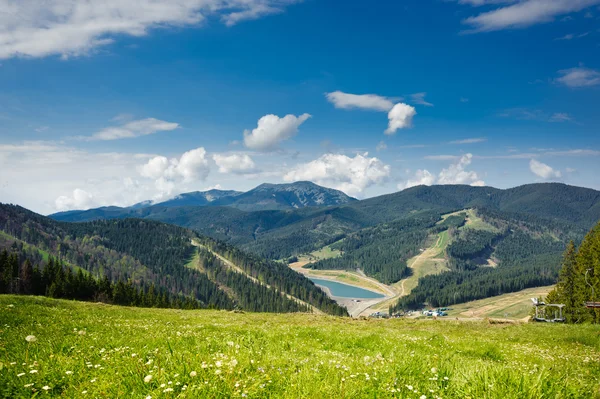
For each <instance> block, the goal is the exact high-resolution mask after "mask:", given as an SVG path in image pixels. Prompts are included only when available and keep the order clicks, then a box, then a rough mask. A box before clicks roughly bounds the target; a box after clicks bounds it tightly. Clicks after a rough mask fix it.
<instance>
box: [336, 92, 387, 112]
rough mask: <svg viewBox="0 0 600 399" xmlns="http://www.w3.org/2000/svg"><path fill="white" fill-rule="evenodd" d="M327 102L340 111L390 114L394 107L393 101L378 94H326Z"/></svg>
mask: <svg viewBox="0 0 600 399" xmlns="http://www.w3.org/2000/svg"><path fill="white" fill-rule="evenodd" d="M325 96H326V97H327V100H328V101H329V102H330V103H332V104H333V105H334V107H336V108H340V109H356V108H358V109H367V110H373V111H381V112H388V111H389V110H391V109H392V107H393V106H394V103H393V102H392V100H391V99H389V98H387V97H382V96H378V95H377V94H350V93H344V92H341V91H334V92H332V93H326V94H325Z"/></svg>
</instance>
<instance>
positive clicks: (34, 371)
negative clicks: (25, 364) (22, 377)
mask: <svg viewBox="0 0 600 399" xmlns="http://www.w3.org/2000/svg"><path fill="white" fill-rule="evenodd" d="M35 373H37V370H31V371H30V372H29V374H35Z"/></svg>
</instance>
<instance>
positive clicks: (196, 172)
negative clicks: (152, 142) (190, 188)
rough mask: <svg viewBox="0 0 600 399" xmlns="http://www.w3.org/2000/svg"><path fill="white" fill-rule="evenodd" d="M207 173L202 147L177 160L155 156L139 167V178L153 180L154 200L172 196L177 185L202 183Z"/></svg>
mask: <svg viewBox="0 0 600 399" xmlns="http://www.w3.org/2000/svg"><path fill="white" fill-rule="evenodd" d="M209 171H210V165H209V164H208V159H207V158H206V150H205V149H204V148H203V147H199V148H196V149H194V150H190V151H187V152H185V153H184V154H183V155H181V157H180V158H179V159H178V158H172V159H168V158H167V157H164V156H160V155H159V156H155V157H152V158H151V159H150V160H148V162H146V163H145V164H144V165H142V166H140V167H139V172H140V175H141V176H143V177H146V178H149V179H152V180H154V185H155V187H156V189H157V190H158V194H157V195H155V196H154V199H155V200H157V199H161V198H164V197H167V196H170V195H172V194H173V192H174V191H175V190H176V187H177V184H178V183H181V182H183V183H190V182H194V181H204V180H205V179H206V177H207V176H208V173H209Z"/></svg>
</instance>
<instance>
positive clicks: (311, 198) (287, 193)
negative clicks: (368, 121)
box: [51, 181, 357, 222]
mask: <svg viewBox="0 0 600 399" xmlns="http://www.w3.org/2000/svg"><path fill="white" fill-rule="evenodd" d="M354 201H357V200H356V199H355V198H352V197H349V196H348V195H346V194H344V193H343V192H341V191H339V190H334V189H331V188H325V187H321V186H319V185H316V184H314V183H311V182H307V181H301V182H296V183H290V184H268V183H264V184H261V185H259V186H258V187H256V188H254V189H252V190H250V191H247V192H241V191H234V190H216V189H213V190H208V191H195V192H191V193H184V194H179V195H177V196H176V197H174V198H172V199H169V200H167V201H162V202H153V201H144V202H140V203H137V204H135V205H132V206H130V207H125V208H121V207H116V206H108V207H101V208H96V209H91V210H87V211H77V210H75V211H67V212H59V213H56V214H53V215H51V217H52V218H53V219H56V220H61V221H66V222H80V221H88V220H97V219H113V218H123V217H129V216H138V215H140V212H139V211H141V210H144V209H147V208H153V209H164V208H173V207H181V206H196V207H197V206H207V207H208V206H227V207H231V208H236V209H240V210H244V211H259V210H282V209H299V208H306V207H316V206H329V205H342V204H347V203H351V202H354ZM151 213H152V211H151ZM141 214H144V212H142V213H141Z"/></svg>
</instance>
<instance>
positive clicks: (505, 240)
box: [390, 208, 584, 312]
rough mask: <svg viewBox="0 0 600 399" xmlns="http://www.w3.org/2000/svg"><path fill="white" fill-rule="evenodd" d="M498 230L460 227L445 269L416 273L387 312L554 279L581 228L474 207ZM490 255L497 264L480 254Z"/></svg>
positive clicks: (473, 297) (548, 282)
mask: <svg viewBox="0 0 600 399" xmlns="http://www.w3.org/2000/svg"><path fill="white" fill-rule="evenodd" d="M477 215H478V216H479V217H481V218H482V219H483V220H485V221H486V222H487V223H489V224H490V225H492V226H494V227H495V228H496V229H497V231H496V232H494V231H485V230H472V229H468V228H466V229H462V230H460V231H459V232H454V233H453V235H454V238H453V241H452V242H451V244H450V245H449V246H448V248H447V250H446V256H447V257H448V265H449V267H450V269H451V270H450V271H448V272H444V273H442V274H439V275H429V276H426V277H423V278H421V279H419V284H418V286H417V287H416V288H414V289H413V290H412V292H411V293H410V294H409V295H408V296H405V297H403V298H401V299H400V301H399V302H398V303H397V304H396V305H394V306H392V307H391V308H390V311H391V312H397V311H399V310H402V309H414V308H420V307H422V306H424V305H425V304H427V305H429V306H432V307H438V306H449V305H453V304H457V303H463V302H468V301H472V300H477V299H483V298H488V297H490V296H495V295H501V294H505V293H509V292H515V291H520V290H522V289H525V288H531V287H538V286H544V285H551V284H554V283H556V281H557V279H558V272H559V269H560V263H561V261H560V259H561V253H562V252H563V251H564V249H565V248H566V246H567V243H568V241H567V240H568V239H570V238H573V239H574V240H576V242H580V241H581V240H582V239H583V236H584V233H583V231H584V230H583V229H581V228H579V227H578V226H574V225H572V224H569V223H566V222H556V221H554V220H546V219H544V218H540V217H524V218H523V219H520V218H519V217H518V215H515V214H514V213H510V212H500V211H497V210H492V211H490V210H488V209H484V208H481V209H477ZM488 257H493V259H495V260H496V261H497V262H498V265H497V266H496V267H489V266H488V265H486V264H485V262H484V260H485V259H486V258H488Z"/></svg>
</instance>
